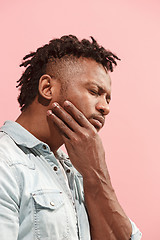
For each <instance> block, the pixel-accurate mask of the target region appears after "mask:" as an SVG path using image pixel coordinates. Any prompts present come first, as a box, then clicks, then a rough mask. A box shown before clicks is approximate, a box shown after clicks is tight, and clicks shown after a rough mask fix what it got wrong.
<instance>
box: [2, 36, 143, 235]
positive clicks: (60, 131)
mask: <svg viewBox="0 0 160 240" xmlns="http://www.w3.org/2000/svg"><path fill="white" fill-rule="evenodd" d="M116 59H117V60H118V57H117V56H116V55H114V54H113V53H111V52H110V51H106V50H105V49H104V48H103V47H100V46H99V45H98V44H97V42H96V41H95V40H94V39H93V38H92V42H90V41H88V40H85V39H83V40H82V41H79V40H78V39H77V38H76V37H75V36H72V35H69V36H63V37H61V38H60V39H54V40H52V41H50V43H49V44H47V45H45V46H43V47H42V48H39V49H37V51H36V52H33V53H30V54H28V55H27V56H25V57H24V59H23V60H24V61H23V63H22V64H21V66H24V67H26V70H25V71H24V73H23V75H22V77H21V78H20V80H19V85H18V87H20V95H19V98H18V101H19V103H20V106H21V110H22V113H21V115H20V116H19V117H18V118H17V120H16V122H12V121H7V122H6V123H5V124H4V126H2V128H1V132H0V171H1V172H0V233H1V240H4V239H5V240H6V239H9V240H15V239H18V240H31V239H45V240H47V239H48V240H52V239H54V240H62V239H68V240H78V239H81V240H82V239H83V240H89V239H92V240H102V239H104V240H105V239H106V240H109V239H110V240H128V239H136V240H138V239H140V238H141V233H140V232H139V230H138V229H137V228H136V226H135V224H134V223H133V222H131V221H130V220H129V219H128V217H127V216H126V214H125V213H124V211H123V209H122V208H121V206H120V204H119V202H118V200H117V198H116V195H115V192H114V189H113V187H112V185H111V181H110V176H109V173H108V169H107V164H106V160H105V153H104V149H103V146H102V142H101V139H100V137H99V135H98V132H99V130H100V129H101V128H102V127H103V125H104V122H105V117H106V116H107V114H108V113H109V102H110V99H111V79H110V76H109V73H108V72H109V71H113V64H114V65H116ZM62 144H65V147H66V149H67V153H68V156H69V157H68V156H66V155H65V154H64V153H63V152H62V151H61V150H59V147H60V146H61V145H62Z"/></svg>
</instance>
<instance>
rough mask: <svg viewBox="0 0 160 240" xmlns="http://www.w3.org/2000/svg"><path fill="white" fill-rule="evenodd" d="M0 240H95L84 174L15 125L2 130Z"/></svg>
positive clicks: (135, 233) (135, 231) (134, 239)
mask: <svg viewBox="0 0 160 240" xmlns="http://www.w3.org/2000/svg"><path fill="white" fill-rule="evenodd" d="M131 224H132V238H131V239H132V240H139V239H140V238H141V233H140V232H139V230H138V228H137V227H136V225H135V224H134V223H133V222H132V221H131ZM0 239H1V240H6V239H7V240H8V239H9V240H16V239H18V240H34V239H35V240H40V239H43V240H67V239H68V240H90V239H91V238H90V228H89V221H88V216H87V213H86V209H85V204H84V192H83V179H82V176H81V175H80V174H79V173H78V171H77V170H76V169H75V168H74V167H73V166H72V164H71V162H70V160H69V158H68V156H67V155H65V154H64V153H63V152H62V151H61V150H58V151H57V155H56V156H55V155H54V154H53V152H51V150H50V148H49V146H48V145H47V144H45V143H43V142H41V141H39V140H38V139H37V138H35V137H34V136H33V135H32V134H31V133H29V132H28V131H27V130H26V129H24V128H23V127H22V126H21V125H19V124H18V123H16V122H12V121H7V122H5V124H4V125H3V126H2V127H1V129H0Z"/></svg>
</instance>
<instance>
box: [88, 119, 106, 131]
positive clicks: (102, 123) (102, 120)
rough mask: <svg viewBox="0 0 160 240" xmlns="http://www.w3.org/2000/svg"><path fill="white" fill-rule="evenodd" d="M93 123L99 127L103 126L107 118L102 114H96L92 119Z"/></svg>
mask: <svg viewBox="0 0 160 240" xmlns="http://www.w3.org/2000/svg"><path fill="white" fill-rule="evenodd" d="M91 123H92V124H93V125H94V126H95V127H96V128H98V129H100V128H102V127H103V126H104V123H105V118H104V117H102V116H94V117H93V118H92V119H91Z"/></svg>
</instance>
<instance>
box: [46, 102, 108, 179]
mask: <svg viewBox="0 0 160 240" xmlns="http://www.w3.org/2000/svg"><path fill="white" fill-rule="evenodd" d="M49 114H50V118H51V119H52V121H53V122H54V123H55V124H56V126H57V127H58V128H59V130H60V132H61V133H62V137H63V140H64V143H65V146H66V149H67V152H68V155H69V157H70V160H71V162H72V163H73V165H74V167H75V168H76V169H77V170H78V171H79V172H80V173H81V174H82V175H83V176H88V177H89V176H90V173H91V171H93V170H99V169H103V170H104V167H105V168H106V163H105V153H104V148H103V145H102V141H101V139H100V137H99V135H98V133H97V130H96V128H95V127H94V126H93V125H92V124H91V123H90V122H89V121H88V120H87V118H86V117H85V116H84V114H83V113H82V112H80V111H79V110H78V109H77V108H76V107H75V106H74V105H73V104H72V103H71V102H69V101H65V102H64V108H62V107H61V106H60V105H59V104H58V103H54V104H53V109H52V112H51V111H50V112H49Z"/></svg>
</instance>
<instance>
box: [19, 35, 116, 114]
mask: <svg viewBox="0 0 160 240" xmlns="http://www.w3.org/2000/svg"><path fill="white" fill-rule="evenodd" d="M91 39H92V42H90V41H88V40H86V39H83V40H81V41H79V40H78V39H77V38H76V37H75V36H72V35H69V36H63V37H61V38H60V39H53V40H51V41H50V42H49V44H46V45H45V46H43V47H41V48H39V49H37V51H36V52H32V53H30V54H28V55H26V56H25V57H24V58H23V60H24V61H23V63H22V64H21V65H20V66H24V67H26V70H25V71H24V73H23V75H22V77H21V78H20V79H19V81H18V86H17V87H20V95H19V98H18V101H19V104H20V107H21V110H25V109H26V108H27V107H28V106H29V105H30V104H31V103H32V102H33V101H34V99H35V98H36V96H37V95H39V81H40V79H42V78H43V76H44V77H45V76H47V75H48V76H50V77H51V78H52V79H58V80H59V81H60V82H61V87H62V89H63V90H64V89H65V88H66V86H69V85H68V84H71V81H70V80H71V76H74V75H75V74H76V75H77V76H78V74H80V73H82V69H83V67H81V66H82V65H83V66H84V61H83V60H85V59H86V60H87V59H88V60H92V61H94V62H96V63H97V64H100V65H99V66H102V67H103V68H104V69H105V70H106V73H107V71H113V64H114V65H117V64H116V61H115V60H116V59H118V57H117V56H116V55H114V54H113V53H112V52H110V51H107V50H105V49H104V48H103V47H101V46H99V45H98V44H97V42H96V41H95V40H94V39H93V38H92V37H91ZM81 63H82V64H81ZM74 80H76V79H75V78H74ZM66 83H67V84H66ZM62 89H61V90H62Z"/></svg>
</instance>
